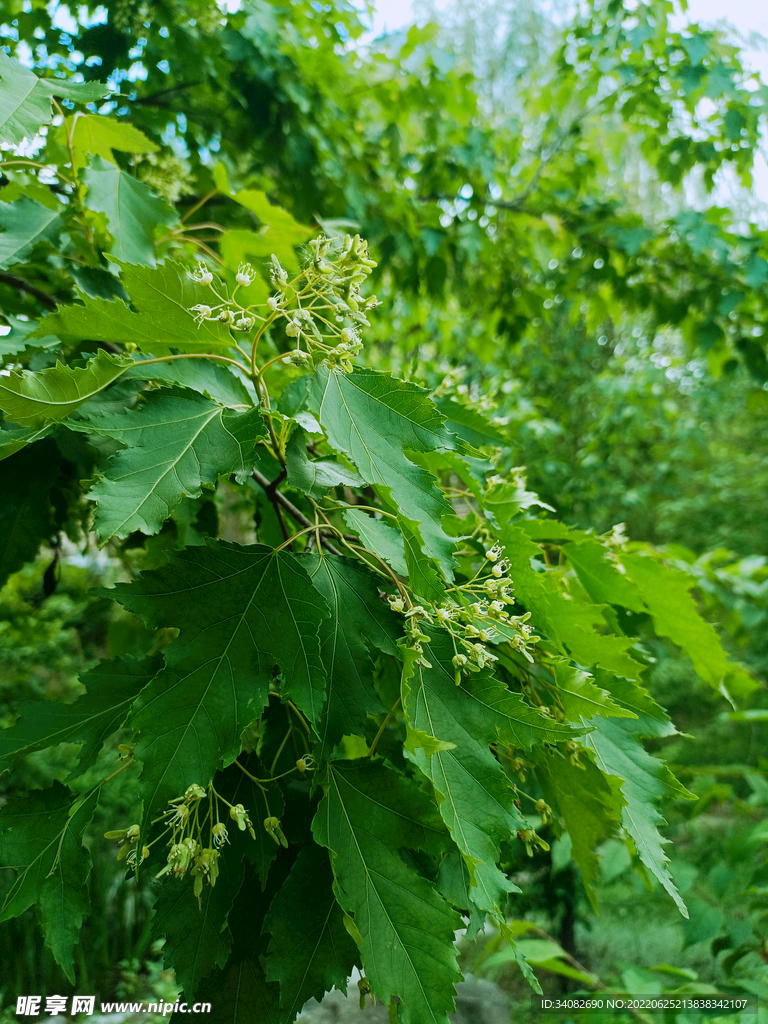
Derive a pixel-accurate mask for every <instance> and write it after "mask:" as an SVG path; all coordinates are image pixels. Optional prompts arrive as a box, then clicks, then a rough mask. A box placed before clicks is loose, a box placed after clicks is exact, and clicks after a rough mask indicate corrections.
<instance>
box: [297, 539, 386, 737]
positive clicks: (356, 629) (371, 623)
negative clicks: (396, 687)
mask: <svg viewBox="0 0 768 1024" xmlns="http://www.w3.org/2000/svg"><path fill="white" fill-rule="evenodd" d="M301 562H302V565H303V566H304V568H305V569H306V571H307V573H308V574H309V577H310V579H311V580H312V584H313V586H314V587H315V589H316V590H317V591H318V592H319V593H320V594H321V595H322V597H323V598H324V600H325V602H326V603H327V605H328V608H329V609H330V613H331V614H330V617H329V618H328V619H325V620H324V621H323V623H322V624H321V626H320V645H321V653H322V658H323V664H324V665H325V668H326V671H327V673H328V699H327V703H326V707H325V712H324V714H323V717H322V720H321V723H320V726H319V730H318V731H319V734H320V739H321V743H322V747H321V750H322V752H323V756H327V755H328V753H329V752H330V751H331V750H332V749H333V747H334V746H335V745H336V744H337V743H338V742H339V740H340V739H341V737H342V736H344V735H358V736H362V735H364V732H365V725H366V715H379V714H381V713H382V712H383V711H385V710H386V709H385V708H384V707H383V706H382V703H381V701H380V699H379V697H378V695H377V693H376V690H375V689H374V685H373V662H372V660H371V655H372V653H373V651H374V650H379V651H382V652H383V653H384V654H389V655H391V656H393V657H399V651H398V648H397V639H398V637H399V636H400V633H401V632H402V630H401V625H400V623H399V621H398V619H397V616H396V615H395V614H394V612H392V611H391V610H390V609H389V607H388V606H387V605H386V604H384V603H383V602H382V601H381V600H380V599H379V592H378V583H377V579H376V577H375V576H374V575H373V574H372V573H371V572H369V571H368V570H367V569H365V568H364V567H363V566H362V565H361V564H360V563H359V562H356V561H355V560H353V559H351V558H339V557H338V556H336V555H326V554H323V555H320V554H317V553H312V554H311V555H303V556H301Z"/></svg>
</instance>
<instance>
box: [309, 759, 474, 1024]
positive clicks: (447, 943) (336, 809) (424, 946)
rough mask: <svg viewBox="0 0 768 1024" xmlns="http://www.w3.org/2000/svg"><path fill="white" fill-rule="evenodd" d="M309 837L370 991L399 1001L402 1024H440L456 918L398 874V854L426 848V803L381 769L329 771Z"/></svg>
mask: <svg viewBox="0 0 768 1024" xmlns="http://www.w3.org/2000/svg"><path fill="white" fill-rule="evenodd" d="M324 787H325V796H324V797H323V800H322V802H321V804H320V807H319V808H318V811H317V814H316V816H315V820H314V822H313V825H312V829H313V832H314V835H315V839H316V840H317V842H318V843H320V845H321V846H326V847H328V849H329V850H330V851H331V854H332V858H331V863H332V867H333V873H334V876H335V878H336V886H335V892H336V898H337V899H338V901H339V903H340V904H341V906H342V908H343V909H344V910H345V911H346V912H347V913H348V914H350V915H351V916H352V918H353V919H354V923H355V926H356V927H357V930H358V932H359V934H360V938H361V940H362V947H361V956H362V962H363V967H364V968H365V975H366V978H367V979H368V981H369V983H370V986H371V991H372V992H373V993H374V994H375V995H376V996H377V997H378V998H379V999H381V1000H382V1002H383V1003H385V1004H389V1003H390V1002H391V1000H392V997H393V996H399V998H400V999H401V1000H402V1002H401V1004H400V1006H399V1007H398V1018H399V1020H400V1021H402V1024H447V1020H448V1018H447V1013H448V1012H449V1011H451V1010H452V1009H453V1006H454V1001H453V986H454V983H455V982H457V981H458V980H460V978H461V974H460V973H459V970H458V968H457V966H456V950H455V947H454V942H453V936H454V932H455V930H456V928H458V927H460V926H461V925H460V922H461V918H460V917H459V915H458V914H457V913H456V912H455V911H454V910H452V909H451V908H450V907H449V905H448V904H447V903H446V902H445V901H444V900H443V899H442V897H441V896H439V895H438V893H437V891H436V890H435V889H434V887H433V886H432V885H431V884H430V883H429V882H428V881H427V880H426V879H425V878H422V877H421V876H420V875H418V874H416V872H415V871H414V870H413V869H412V868H410V867H407V866H406V865H405V863H404V862H403V860H402V859H401V857H400V856H399V854H398V852H397V851H398V850H399V848H400V847H405V848H406V849H407V848H412V849H414V848H415V849H418V848H420V847H422V846H423V844H424V842H425V836H424V825H423V822H424V821H425V818H426V816H427V814H428V805H427V803H426V798H425V796H424V794H422V793H421V792H420V791H419V790H418V789H417V788H416V786H415V785H414V784H413V783H411V782H410V781H409V780H407V779H406V778H405V777H403V776H400V775H398V774H397V773H396V772H394V771H392V770H391V769H389V768H387V767H386V766H385V765H384V764H382V763H381V762H371V761H366V762H363V763H352V762H340V761H339V762H333V763H331V764H329V766H328V770H327V773H326V775H325V778H324Z"/></svg>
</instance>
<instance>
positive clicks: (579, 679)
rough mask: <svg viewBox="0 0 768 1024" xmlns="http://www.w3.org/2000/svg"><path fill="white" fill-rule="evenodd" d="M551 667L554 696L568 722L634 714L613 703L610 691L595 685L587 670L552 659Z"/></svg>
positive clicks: (630, 716)
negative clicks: (554, 686)
mask: <svg viewBox="0 0 768 1024" xmlns="http://www.w3.org/2000/svg"><path fill="white" fill-rule="evenodd" d="M551 669H552V675H553V676H554V677H555V682H556V683H557V693H558V697H559V698H560V702H561V703H562V705H563V711H564V712H565V717H566V718H567V719H568V721H569V722H579V721H580V720H582V719H585V718H586V719H590V718H592V716H593V715H602V716H603V717H605V718H609V717H614V718H635V717H636V716H635V713H634V712H633V711H629V710H627V709H626V708H623V707H622V706H621V705H620V704H617V703H616V701H615V700H613V699H612V698H611V695H610V693H608V692H607V691H606V690H603V689H601V688H600V687H599V686H596V685H595V681H594V679H593V678H592V676H590V675H589V674H588V673H587V672H582V671H581V669H578V668H574V667H573V666H572V665H569V664H568V662H567V661H555V662H553V663H552V665H551Z"/></svg>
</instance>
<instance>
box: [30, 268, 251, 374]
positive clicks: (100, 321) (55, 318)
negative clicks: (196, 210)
mask: <svg viewBox="0 0 768 1024" xmlns="http://www.w3.org/2000/svg"><path fill="white" fill-rule="evenodd" d="M116 262H118V264H119V261H116ZM119 265H120V270H121V274H120V280H121V282H122V284H123V287H124V288H125V290H126V292H127V293H128V295H129V296H130V300H131V306H133V307H134V308H135V310H136V312H134V311H133V309H131V308H129V306H128V305H126V303H125V302H123V300H122V299H116V300H114V301H111V300H109V299H103V298H92V297H90V296H88V295H86V294H85V293H84V292H78V297H79V298H80V299H81V300H82V304H79V303H78V304H76V305H70V306H57V307H56V310H55V312H53V313H51V314H50V315H49V316H46V317H43V318H42V320H41V321H40V326H39V328H38V331H37V334H39V335H47V334H55V335H57V336H58V337H60V338H72V339H87V340H88V341H109V342H112V343H113V344H129V343H130V344H133V345H137V346H138V348H139V349H141V351H142V352H150V353H151V354H152V355H153V356H167V355H170V354H171V352H172V351H174V350H175V351H177V352H200V353H202V352H212V353H221V352H226V351H227V350H229V349H230V348H231V346H232V336H231V334H230V333H229V328H228V327H227V326H226V325H225V324H223V323H219V321H218V320H204V321H203V322H202V323H197V322H196V321H195V317H194V314H192V313H190V309H191V308H192V307H193V306H197V305H210V303H211V291H210V289H209V288H208V289H206V288H204V287H203V286H202V285H201V284H198V283H197V282H196V281H193V280H192V279H191V278H190V276H189V274H188V273H187V268H186V267H184V266H182V265H181V264H180V263H174V262H173V261H172V260H166V262H165V263H163V264H162V265H161V266H158V267H154V268H153V267H144V266H132V265H131V264H129V263H123V264H119ZM33 336H36V335H33Z"/></svg>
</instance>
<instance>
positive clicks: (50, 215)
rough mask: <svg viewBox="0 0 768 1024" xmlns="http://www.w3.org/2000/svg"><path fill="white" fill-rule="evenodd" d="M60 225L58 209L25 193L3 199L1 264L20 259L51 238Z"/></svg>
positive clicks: (4, 264)
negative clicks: (10, 198)
mask: <svg viewBox="0 0 768 1024" xmlns="http://www.w3.org/2000/svg"><path fill="white" fill-rule="evenodd" d="M60 227H61V215H60V214H59V212H58V210H50V209H48V208H47V207H45V206H41V205H40V203H36V202H35V201H34V199H28V198H27V197H26V196H22V197H21V198H20V199H17V200H16V201H15V202H13V203H7V202H3V203H0V268H4V267H10V266H11V265H12V264H13V263H20V262H21V261H22V260H23V259H25V258H26V256H27V255H28V254H29V253H30V252H31V250H32V247H33V246H34V245H36V244H37V243H38V242H42V241H52V240H53V238H55V236H56V234H57V232H58V231H59V229H60Z"/></svg>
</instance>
